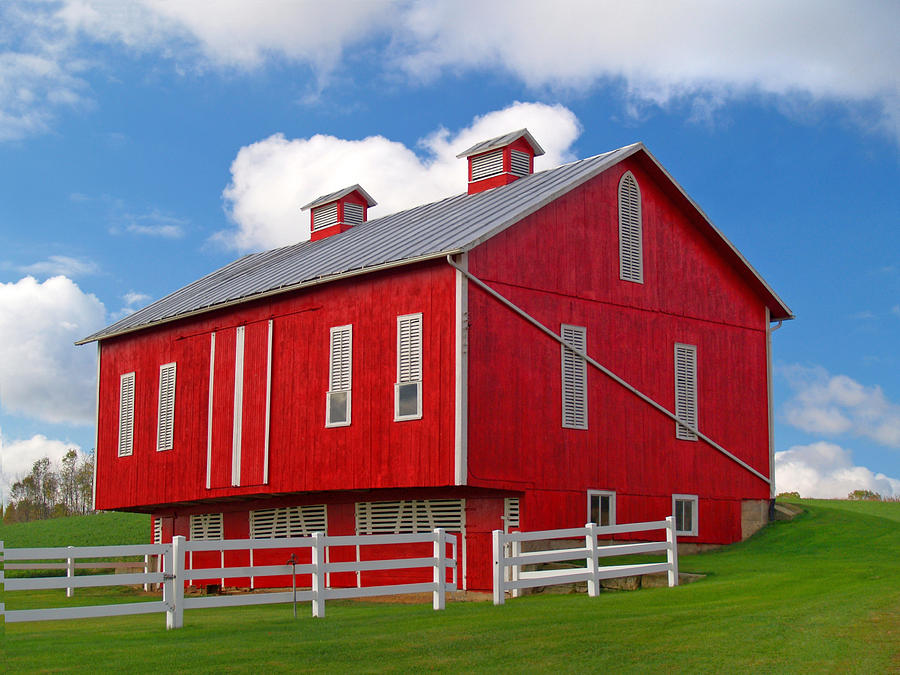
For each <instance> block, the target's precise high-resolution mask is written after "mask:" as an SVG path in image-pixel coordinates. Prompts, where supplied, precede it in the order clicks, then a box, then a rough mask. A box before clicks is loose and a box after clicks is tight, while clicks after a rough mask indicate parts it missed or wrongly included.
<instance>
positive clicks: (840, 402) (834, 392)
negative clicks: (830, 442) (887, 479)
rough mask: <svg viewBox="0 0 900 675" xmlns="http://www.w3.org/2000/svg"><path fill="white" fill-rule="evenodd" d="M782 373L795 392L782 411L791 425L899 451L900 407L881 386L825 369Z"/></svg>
mask: <svg viewBox="0 0 900 675" xmlns="http://www.w3.org/2000/svg"><path fill="white" fill-rule="evenodd" d="M780 371H781V373H782V374H783V375H784V376H785V377H786V378H787V380H788V383H789V384H790V386H791V388H792V389H793V390H794V396H793V397H792V398H791V399H790V400H789V401H788V402H787V403H786V404H785V406H784V411H783V413H784V419H785V421H786V422H787V423H788V424H790V425H792V426H795V427H797V428H798V429H802V430H803V431H807V432H809V433H820V434H829V435H836V434H844V433H853V434H856V435H858V436H866V437H868V438H870V439H872V440H873V441H875V442H876V443H879V444H881V445H885V446H888V447H892V448H900V405H897V404H896V403H893V402H891V401H890V400H888V398H887V397H886V396H885V395H884V392H883V391H882V389H881V387H879V386H872V387H867V386H865V385H862V384H860V383H859V382H857V381H856V380H854V379H853V378H851V377H848V376H847V375H831V374H830V373H829V372H828V371H827V370H825V369H824V368H822V367H814V368H806V367H803V366H790V367H787V368H782V369H780Z"/></svg>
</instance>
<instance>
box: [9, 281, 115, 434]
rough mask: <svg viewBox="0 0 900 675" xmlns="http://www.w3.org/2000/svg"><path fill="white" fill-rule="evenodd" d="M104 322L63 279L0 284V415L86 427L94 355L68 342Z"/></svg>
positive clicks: (95, 305)
mask: <svg viewBox="0 0 900 675" xmlns="http://www.w3.org/2000/svg"><path fill="white" fill-rule="evenodd" d="M104 319H105V311H104V307H103V303H102V302H100V300H98V299H97V297H96V296H94V295H92V294H89V293H85V292H83V291H82V290H81V289H80V288H79V287H78V285H77V284H75V283H74V282H73V281H72V280H71V279H68V278H67V277H63V276H57V277H51V278H50V279H47V280H46V281H44V282H43V283H39V282H38V281H37V280H36V279H35V278H34V277H25V278H23V279H21V280H19V281H17V282H13V283H0V336H2V339H0V410H2V411H3V412H7V413H14V414H21V415H25V416H28V417H31V418H34V419H38V420H43V421H47V422H53V423H71V424H91V423H92V422H93V418H94V386H95V377H96V352H95V351H94V350H92V349H85V348H80V347H75V346H74V345H73V342H74V341H75V340H77V339H79V338H83V337H84V336H86V335H88V334H90V333H91V332H92V331H94V330H96V329H97V328H99V327H101V326H102V325H103V322H104Z"/></svg>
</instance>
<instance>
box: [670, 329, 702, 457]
mask: <svg viewBox="0 0 900 675" xmlns="http://www.w3.org/2000/svg"><path fill="white" fill-rule="evenodd" d="M675 417H677V418H678V419H679V420H680V421H682V422H684V423H685V424H689V425H690V427H691V428H692V429H696V428H697V347H696V346H695V345H685V344H680V343H676V344H675ZM675 437H676V438H679V439H681V440H683V441H696V440H697V434H695V433H694V432H693V431H690V430H688V429H686V428H685V427H683V426H682V425H681V424H679V423H678V422H676V423H675Z"/></svg>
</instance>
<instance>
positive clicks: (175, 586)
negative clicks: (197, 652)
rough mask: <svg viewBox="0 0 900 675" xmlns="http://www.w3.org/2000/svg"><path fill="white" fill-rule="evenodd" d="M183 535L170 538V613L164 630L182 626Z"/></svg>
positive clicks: (167, 615)
mask: <svg viewBox="0 0 900 675" xmlns="http://www.w3.org/2000/svg"><path fill="white" fill-rule="evenodd" d="M185 543H186V540H185V538H184V536H183V535H180V534H179V535H177V536H174V537H172V568H171V569H172V580H171V581H172V611H171V612H168V613H167V614H166V628H181V627H182V626H183V625H184V553H185Z"/></svg>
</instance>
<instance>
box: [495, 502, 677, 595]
mask: <svg viewBox="0 0 900 675" xmlns="http://www.w3.org/2000/svg"><path fill="white" fill-rule="evenodd" d="M653 530H665V533H666V538H665V541H651V542H640V543H636V544H613V545H610V546H601V545H599V542H598V537H602V536H608V535H612V534H625V533H631V532H650V531H653ZM576 537H584V540H585V545H584V546H583V547H577V548H566V549H554V550H538V551H528V552H522V542H526V541H528V542H535V541H546V540H552V539H572V538H576ZM493 552H494V604H495V605H502V604H503V603H504V601H505V598H506V591H511V592H512V595H513V597H517V596H518V595H519V591H520V590H521V589H523V588H534V587H536V586H554V585H558V584H567V583H574V582H579V581H586V582H587V587H588V595H590V596H591V597H596V596H597V595H598V594H599V592H600V581H601V580H602V579H615V578H620V577H628V576H634V575H638V574H651V573H656V572H667V573H668V581H669V586H677V585H678V546H677V540H676V536H675V519H674V518H673V517H672V516H669V517H668V518H666V519H665V520H658V521H652V522H647V523H630V524H625V525H612V526H603V527H600V526H598V525H596V524H594V523H588V524H587V525H585V526H584V527H578V528H566V529H561V530H540V531H537V532H510V533H504V532H503V531H502V530H494V532H493ZM653 552H665V553H666V562H664V563H639V564H633V565H605V566H604V565H600V564H599V559H601V558H609V557H614V556H622V555H631V554H635V553H653ZM573 560H584V561H585V566H584V567H583V568H582V567H575V568H570V569H544V570H527V571H526V570H523V569H522V568H523V567H524V566H525V565H539V564H546V563H555V562H566V561H573Z"/></svg>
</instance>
